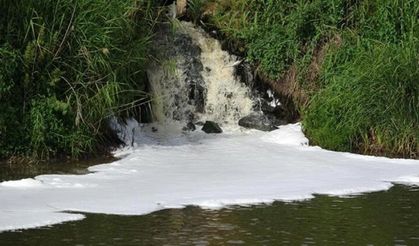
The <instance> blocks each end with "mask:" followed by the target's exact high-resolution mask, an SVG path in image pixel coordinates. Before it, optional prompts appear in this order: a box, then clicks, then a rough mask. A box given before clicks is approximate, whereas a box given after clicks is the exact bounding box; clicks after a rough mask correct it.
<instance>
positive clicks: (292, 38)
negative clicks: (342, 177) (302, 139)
mask: <svg viewBox="0 0 419 246" xmlns="http://www.w3.org/2000/svg"><path fill="white" fill-rule="evenodd" d="M206 8H207V10H206V12H207V13H210V14H209V16H208V17H207V19H208V20H209V21H208V22H209V24H210V25H211V24H212V25H213V26H215V27H217V28H218V29H220V30H221V31H222V32H223V33H224V34H225V35H226V37H227V38H228V39H231V40H234V41H236V42H239V43H241V44H243V47H244V49H245V50H246V56H247V59H248V60H250V61H252V62H253V63H255V64H256V65H258V71H259V73H260V74H262V75H264V77H268V80H269V81H270V83H271V84H273V85H276V86H277V87H278V88H287V89H286V90H284V91H285V92H284V91H279V92H281V93H286V95H287V96H290V97H292V98H293V100H294V102H295V103H296V104H297V105H298V106H299V110H300V113H301V117H302V119H303V123H304V128H305V130H306V133H307V135H308V136H309V138H310V139H311V140H312V142H313V143H315V144H318V145H320V146H323V147H326V148H329V149H334V150H341V151H356V152H362V153H368V154H383V155H391V156H392V155H397V156H405V157H417V156H418V153H419V149H418V139H419V126H418V124H419V123H418V122H419V117H418V114H419V113H418V108H419V105H418V100H419V99H418V97H419V91H418V90H419V89H418V86H419V76H418V75H419V74H418V71H419V69H418V65H419V63H418V57H419V53H418V43H419V18H418V16H419V2H418V1H415V0H361V1H355V0H331V1H324V0H312V1H304V0H291V1H286V0H277V1H273V0H249V1H244V0H237V1H232V0H210V1H209V2H208V3H207V5H206ZM291 75H292V76H291Z"/></svg>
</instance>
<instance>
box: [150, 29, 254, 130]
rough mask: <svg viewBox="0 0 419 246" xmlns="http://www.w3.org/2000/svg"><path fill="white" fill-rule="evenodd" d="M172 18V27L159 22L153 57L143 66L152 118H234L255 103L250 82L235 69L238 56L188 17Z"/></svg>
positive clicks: (234, 121)
mask: <svg viewBox="0 0 419 246" xmlns="http://www.w3.org/2000/svg"><path fill="white" fill-rule="evenodd" d="M174 23H176V28H173V27H172V28H170V27H168V26H166V27H163V28H161V30H162V31H161V32H160V33H158V34H157V35H156V37H155V41H154V44H155V45H154V47H155V50H154V53H155V57H156V61H155V62H154V63H153V64H151V65H150V67H149V69H148V77H149V81H150V85H151V89H152V93H153V94H154V100H153V112H154V119H155V121H158V122H160V123H169V122H172V121H179V122H182V123H185V122H197V121H205V120H211V121H215V122H217V123H220V124H224V125H232V124H237V121H238V120H239V119H240V118H241V117H243V116H246V115H248V114H249V113H251V112H252V108H253V105H254V102H253V100H252V99H251V93H250V90H249V88H247V87H246V86H245V85H244V84H243V83H241V82H240V81H238V79H237V78H236V77H235V75H234V69H235V68H234V66H235V65H237V64H238V63H239V62H238V60H237V57H235V56H232V55H230V54H228V53H227V52H225V51H223V50H222V49H221V45H220V43H219V42H218V40H216V39H214V38H211V37H209V35H208V34H206V33H205V32H204V31H203V30H202V29H200V28H195V27H194V26H193V24H192V23H188V22H177V21H175V22H174ZM172 26H173V25H172Z"/></svg>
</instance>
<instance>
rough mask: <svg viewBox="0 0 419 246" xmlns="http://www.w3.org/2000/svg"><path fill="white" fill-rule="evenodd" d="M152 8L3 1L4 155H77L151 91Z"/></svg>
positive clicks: (0, 125) (86, 0)
mask: <svg viewBox="0 0 419 246" xmlns="http://www.w3.org/2000/svg"><path fill="white" fill-rule="evenodd" d="M151 8H152V5H151V2H150V1H145V0H144V1H136V0H129V1H123V0H110V1H107V0H54V1H52V0H36V1H35V0H28V1H11V0H0V13H1V15H0V61H1V62H0V106H1V112H0V158H1V157H6V156H11V155H27V156H32V157H34V158H36V159H48V158H49V157H52V156H57V155H61V156H72V157H78V156H80V155H82V154H84V153H90V152H93V151H95V150H98V149H99V148H101V146H103V145H105V144H106V143H104V141H105V138H103V136H104V134H105V132H106V127H104V126H105V124H104V122H105V121H106V119H107V117H109V116H111V115H117V114H121V113H130V112H133V111H134V108H136V106H138V104H141V103H142V102H143V101H144V100H145V98H146V95H145V94H144V89H145V81H144V76H143V75H144V74H143V72H144V65H145V59H146V56H147V49H148V44H149V37H150V35H151V24H152V23H151V21H152V12H151V11H152V10H151Z"/></svg>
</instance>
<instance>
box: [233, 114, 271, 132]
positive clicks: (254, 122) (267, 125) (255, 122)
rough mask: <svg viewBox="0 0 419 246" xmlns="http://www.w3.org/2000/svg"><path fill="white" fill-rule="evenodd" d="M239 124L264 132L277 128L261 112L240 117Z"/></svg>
mask: <svg viewBox="0 0 419 246" xmlns="http://www.w3.org/2000/svg"><path fill="white" fill-rule="evenodd" d="M239 126H242V127H245V128H249V129H256V130H260V131H265V132H268V131H273V130H275V129H278V127H276V126H275V125H274V124H273V122H272V121H271V120H270V119H269V118H268V117H267V116H265V115H264V114H262V113H251V114H250V115H248V116H245V117H243V118H241V119H240V120H239Z"/></svg>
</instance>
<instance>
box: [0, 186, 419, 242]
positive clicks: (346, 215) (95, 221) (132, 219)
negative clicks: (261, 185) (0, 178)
mask: <svg viewBox="0 0 419 246" xmlns="http://www.w3.org/2000/svg"><path fill="white" fill-rule="evenodd" d="M0 244H1V245H11V246H14V245H45V246H46V245H236V244H243V245H343V244H345V245H419V188H418V187H406V186H395V187H393V188H391V189H390V190H388V191H382V192H375V193H370V194H365V195H360V196H353V197H347V198H340V197H329V196H316V197H315V198H314V199H312V200H308V201H302V202H293V203H283V202H275V203H274V204H272V205H260V206H249V207H229V208H224V209H220V210H205V209H201V208H198V207H187V208H184V209H168V210H163V211H159V212H155V213H152V214H149V215H144V216H115V215H101V214H87V217H86V219H84V220H82V221H77V222H67V223H64V224H59V225H54V226H50V227H42V228H39V229H30V230H23V231H15V232H3V233H0Z"/></svg>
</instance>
